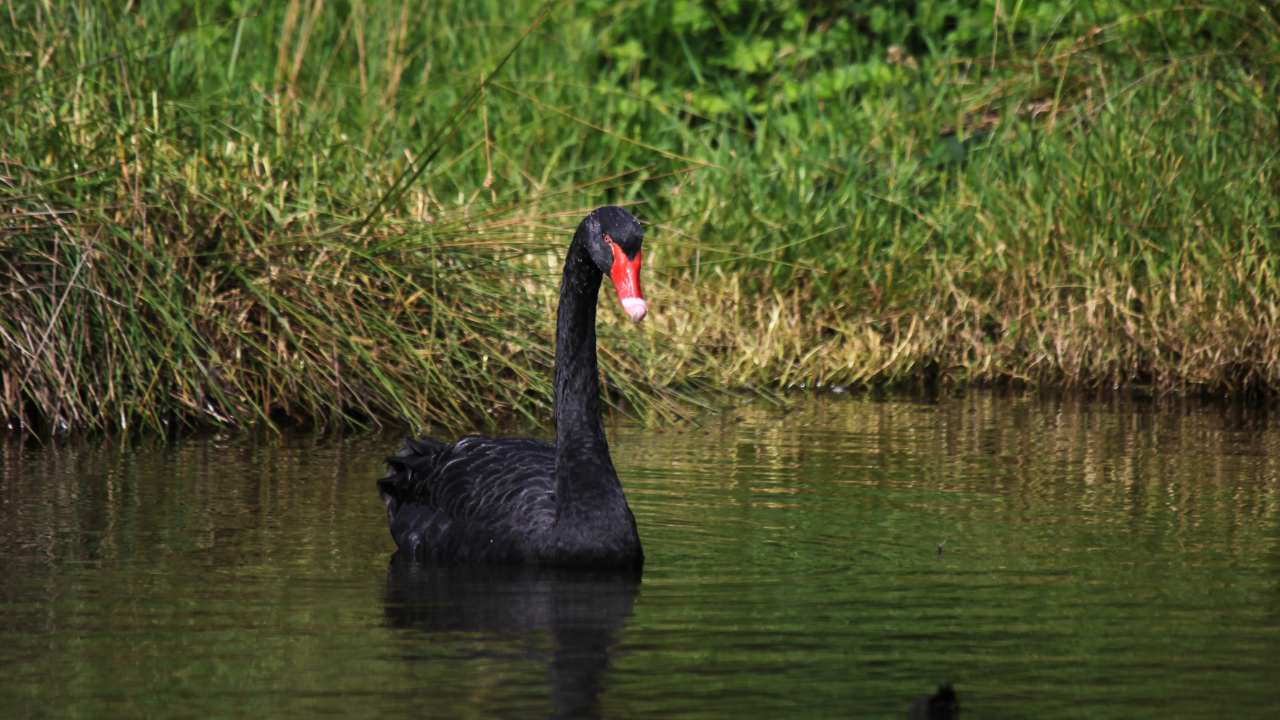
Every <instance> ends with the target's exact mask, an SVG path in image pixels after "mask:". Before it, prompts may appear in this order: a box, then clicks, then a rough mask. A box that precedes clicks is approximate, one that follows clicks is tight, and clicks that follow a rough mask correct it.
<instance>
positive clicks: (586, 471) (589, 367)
mask: <svg viewBox="0 0 1280 720" xmlns="http://www.w3.org/2000/svg"><path fill="white" fill-rule="evenodd" d="M601 277H602V275H601V274H600V271H599V270H598V269H596V266H595V264H594V263H592V262H591V258H590V255H589V254H588V252H587V249H586V247H585V245H584V243H583V242H582V238H580V237H575V238H574V242H573V244H572V245H571V246H570V249H569V256H568V258H567V259H566V260H565V264H564V277H563V279H562V280H561V284H560V308H559V311H558V312H557V314H556V398H555V403H556V408H555V415H556V497H557V502H558V504H559V505H560V508H561V511H562V512H563V511H564V510H565V508H567V507H570V506H579V507H581V506H583V505H585V504H590V503H592V502H593V501H595V500H596V499H597V498H598V497H599V496H600V495H601V494H606V495H607V494H612V493H613V492H614V491H616V490H617V489H618V488H620V485H619V484H618V479H617V474H616V473H615V472H614V470H613V463H612V461H611V460H610V458H609V445H608V443H607V442H606V441H605V437H604V425H603V423H602V422H601V419H600V386H599V369H598V365H597V364H596V297H597V295H598V293H599V291H600V279H601Z"/></svg>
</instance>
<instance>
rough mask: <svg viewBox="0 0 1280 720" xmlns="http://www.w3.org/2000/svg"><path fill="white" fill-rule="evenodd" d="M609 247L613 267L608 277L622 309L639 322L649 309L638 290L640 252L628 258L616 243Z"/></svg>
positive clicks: (642, 294)
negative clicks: (611, 253)
mask: <svg viewBox="0 0 1280 720" xmlns="http://www.w3.org/2000/svg"><path fill="white" fill-rule="evenodd" d="M611 247H612V248H613V268H612V269H611V270H610V272H609V277H610V278H611V279H612V280H613V287H614V289H615V290H617V291H618V300H620V301H622V309H623V310H626V311H627V315H628V316H630V317H631V319H632V320H635V321H636V322H640V321H641V320H643V319H644V314H645V313H646V312H648V310H649V305H648V303H646V302H645V301H644V293H642V292H640V253H639V252H636V256H635V257H634V258H628V257H627V254H626V253H624V252H622V248H620V247H618V244H617V243H613V244H612V245H611Z"/></svg>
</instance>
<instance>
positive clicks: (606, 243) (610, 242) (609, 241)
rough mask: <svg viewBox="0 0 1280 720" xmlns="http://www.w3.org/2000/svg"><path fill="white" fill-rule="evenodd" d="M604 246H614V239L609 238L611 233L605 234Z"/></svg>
mask: <svg viewBox="0 0 1280 720" xmlns="http://www.w3.org/2000/svg"><path fill="white" fill-rule="evenodd" d="M604 244H605V245H612V244H613V238H611V237H609V233H605V234H604Z"/></svg>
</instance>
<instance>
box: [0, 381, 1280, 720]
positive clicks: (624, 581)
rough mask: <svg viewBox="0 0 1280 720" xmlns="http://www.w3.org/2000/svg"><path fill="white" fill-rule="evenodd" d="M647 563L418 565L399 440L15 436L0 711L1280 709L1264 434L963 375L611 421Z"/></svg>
mask: <svg viewBox="0 0 1280 720" xmlns="http://www.w3.org/2000/svg"><path fill="white" fill-rule="evenodd" d="M610 439H611V445H612V448H613V452H614V458H615V462H616V465H617V467H618V471H619V475H620V476H621V477H622V478H623V483H624V485H625V486H626V489H627V492H628V495H629V497H630V500H631V504H632V507H633V509H634V510H635V514H636V517H637V520H638V522H639V525H640V531H641V536H642V538H643V539H644V542H645V549H646V555H647V562H646V567H645V570H644V573H643V576H642V578H641V579H640V580H639V582H636V581H634V580H633V579H630V578H624V577H612V576H607V575H604V576H601V575H583V574H568V575H566V574H555V573H533V572H514V571H505V572H502V571H480V570H453V571H445V570H432V569H429V568H425V567H415V566H401V565H396V564H392V563H390V562H389V559H390V556H391V553H392V550H393V549H394V547H393V545H392V543H391V540H390V538H389V537H388V534H387V531H386V520H385V515H384V512H383V509H382V507H381V505H380V503H379V502H378V499H377V497H376V493H375V491H374V486H373V480H374V478H375V477H376V476H377V475H378V474H380V472H381V458H382V457H383V456H384V455H386V454H387V453H388V452H389V451H390V450H391V449H392V446H393V444H394V442H395V440H394V439H393V438H388V437H368V436H365V437H360V438H354V439H348V440H332V439H329V440H316V439H310V438H286V439H283V440H281V439H271V440H257V441H255V440H246V439H234V440H224V439H219V438H210V439H202V440H193V441H187V442H182V443H178V444H176V445H172V446H158V445H157V446H153V447H146V446H141V447H139V446H137V445H135V446H133V447H129V448H127V449H126V448H121V447H117V446H112V445H106V446H97V447H92V448H87V447H71V448H39V447H33V446H31V445H30V444H27V445H22V444H15V443H8V444H0V570H2V572H0V667H3V681H2V682H0V716H4V717H77V716H113V717H123V716H142V715H158V716H172V715H181V716H193V717H209V716H260V717H280V716H313V715H316V714H332V715H334V716H339V717H343V716H372V715H387V716H406V715H409V714H414V715H421V716H426V717H461V718H466V717H495V716H497V717H520V718H523V717H537V716H557V717H592V716H600V717H627V718H632V717H652V718H670V717H682V718H697V717H708V718H722V717H730V716H740V717H769V718H773V717H802V716H803V717H827V716H830V717H905V716H906V715H907V712H908V707H909V705H910V703H911V701H912V698H913V697H914V696H917V695H920V694H924V693H928V692H930V691H931V690H933V689H934V688H936V687H937V685H938V683H939V682H942V681H950V682H951V683H953V684H954V686H955V688H956V690H957V692H958V694H959V698H960V703H961V706H962V707H963V709H964V712H963V714H964V716H968V717H1053V716H1063V717H1092V718H1100V717H1116V718H1130V717H1140V716H1157V715H1158V716H1163V715H1172V716H1176V717H1222V716H1224V715H1226V716H1237V717H1245V716H1255V717H1256V716H1264V715H1267V714H1269V713H1271V712H1274V711H1276V710H1278V709H1280V693H1277V691H1276V682H1277V680H1280V421H1278V420H1277V418H1275V417H1274V416H1268V415H1266V414H1256V413H1247V412H1243V411H1239V410H1231V409H1222V408H1213V407H1204V406H1199V405H1183V404H1179V405H1175V406H1172V407H1157V406H1156V405H1152V404H1136V405H1135V404H1127V403H1108V402H1096V401H1095V402H1087V401H1080V400H1074V399H1045V398H1037V397H1024V396H1012V397H1010V396H1000V395H994V394H986V393H971V394H968V395H966V396H964V397H958V398H950V399H944V400H940V401H937V402H916V401H904V400H890V401H881V400H871V399H865V398H849V397H827V398H811V397H802V398H796V399H794V400H792V401H791V402H790V404H789V405H788V406H787V407H785V408H784V407H778V406H774V405H768V404H746V405H743V406H741V407H737V408H733V409H731V410H728V411H726V412H723V413H720V414H716V415H710V416H708V417H706V418H703V419H702V421H701V422H699V423H692V424H689V425H684V426H681V427H678V428H670V429H663V428H649V429H646V428H642V427H638V426H635V425H633V424H629V423H626V422H620V423H618V422H615V423H614V424H612V425H611V426H610Z"/></svg>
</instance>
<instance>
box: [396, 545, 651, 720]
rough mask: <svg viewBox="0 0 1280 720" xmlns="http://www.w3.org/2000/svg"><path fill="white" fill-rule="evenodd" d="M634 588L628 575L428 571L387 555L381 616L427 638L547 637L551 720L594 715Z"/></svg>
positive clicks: (635, 580) (635, 579)
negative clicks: (458, 634)
mask: <svg viewBox="0 0 1280 720" xmlns="http://www.w3.org/2000/svg"><path fill="white" fill-rule="evenodd" d="M639 591H640V573H638V572H635V571H627V572H584V571H581V570H576V571H573V570H558V569H551V568H521V567H431V566H427V565H422V564H419V563H414V562H411V561H406V560H403V559H401V558H399V557H398V556H395V557H392V559H391V564H390V567H389V568H388V569H387V593H386V618H387V621H388V623H389V624H390V625H392V626H393V627H398V628H407V629H416V630H421V631H423V632H425V633H428V634H439V633H454V632H466V633H481V634H492V635H493V636H495V637H498V638H502V639H525V638H533V637H534V636H540V635H549V636H550V640H551V645H552V648H553V650H552V653H551V656H550V657H548V658H547V659H546V661H547V678H548V682H549V684H550V686H551V687H550V691H551V703H552V708H553V710H552V713H553V714H552V716H553V717H566V718H567V717H598V716H599V715H600V706H599V695H600V693H601V691H602V690H603V689H604V686H605V675H606V673H607V672H608V670H609V660H610V654H611V652H612V650H613V647H614V646H615V645H616V644H617V642H618V639H619V636H620V634H621V631H622V628H623V626H624V625H625V624H626V621H627V618H628V617H630V616H631V608H632V605H634V603H635V599H636V596H637V595H638V594H639Z"/></svg>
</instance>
